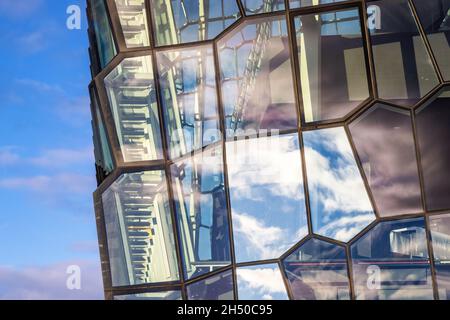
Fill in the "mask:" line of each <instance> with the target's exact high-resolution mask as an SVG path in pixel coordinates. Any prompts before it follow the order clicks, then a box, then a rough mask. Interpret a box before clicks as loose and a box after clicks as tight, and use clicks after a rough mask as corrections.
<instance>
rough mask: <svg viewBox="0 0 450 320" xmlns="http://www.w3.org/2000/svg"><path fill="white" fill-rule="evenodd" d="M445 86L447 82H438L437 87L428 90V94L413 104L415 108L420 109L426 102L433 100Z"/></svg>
mask: <svg viewBox="0 0 450 320" xmlns="http://www.w3.org/2000/svg"><path fill="white" fill-rule="evenodd" d="M444 88H445V84H438V85H437V86H436V87H434V88H433V89H432V90H431V91H430V92H428V93H427V94H426V95H424V96H423V97H422V98H421V99H420V100H419V101H418V102H417V103H416V104H415V105H413V106H412V109H413V110H416V109H419V108H420V107H422V106H423V104H424V103H426V102H427V101H428V100H431V99H432V98H434V96H436V95H437V94H438V93H440V91H441V90H442V89H444Z"/></svg>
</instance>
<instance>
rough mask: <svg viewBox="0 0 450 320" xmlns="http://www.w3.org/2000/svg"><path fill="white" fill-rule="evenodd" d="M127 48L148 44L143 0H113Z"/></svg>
mask: <svg viewBox="0 0 450 320" xmlns="http://www.w3.org/2000/svg"><path fill="white" fill-rule="evenodd" d="M115 2H116V7H117V13H118V14H119V19H120V24H121V26H122V32H123V35H124V37H125V43H126V46H127V47H128V48H137V47H147V46H149V45H150V40H149V34H148V23H147V11H146V7H145V0H115Z"/></svg>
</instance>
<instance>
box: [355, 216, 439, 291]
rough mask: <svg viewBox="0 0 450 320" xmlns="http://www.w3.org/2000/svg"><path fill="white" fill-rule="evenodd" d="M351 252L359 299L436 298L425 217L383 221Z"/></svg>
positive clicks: (356, 243)
mask: <svg viewBox="0 0 450 320" xmlns="http://www.w3.org/2000/svg"><path fill="white" fill-rule="evenodd" d="M351 252H352V259H353V278H354V286H355V294H356V298H357V299H358V300H407V299H413V300H423V299H433V287H432V280H431V270H430V261H429V259H428V249H427V237H426V231H425V221H424V219H423V218H419V219H412V220H402V221H389V222H381V223H380V224H378V225H377V226H375V227H374V228H373V229H371V230H370V231H369V232H368V233H367V234H366V235H364V236H363V237H362V238H360V239H358V241H356V242H355V243H354V244H353V245H352V247H351Z"/></svg>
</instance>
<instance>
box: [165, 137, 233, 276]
mask: <svg viewBox="0 0 450 320" xmlns="http://www.w3.org/2000/svg"><path fill="white" fill-rule="evenodd" d="M171 174H172V190H173V193H174V200H175V208H176V213H177V219H178V227H179V238H180V242H181V251H182V256H183V264H184V270H185V278H186V279H191V278H194V277H197V276H199V275H202V274H205V273H208V272H211V271H214V270H217V269H218V268H222V267H225V266H227V265H229V264H230V263H231V253H230V228H229V224H228V212H227V199H226V192H225V186H224V175H223V156H222V147H221V146H216V147H209V148H208V149H206V150H205V151H204V152H203V153H202V154H197V155H195V156H194V157H192V158H187V159H185V160H180V161H177V162H175V164H173V165H172V166H171Z"/></svg>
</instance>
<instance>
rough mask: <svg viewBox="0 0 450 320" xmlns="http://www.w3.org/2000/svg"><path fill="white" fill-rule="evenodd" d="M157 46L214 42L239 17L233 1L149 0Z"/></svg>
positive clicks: (237, 8)
mask: <svg viewBox="0 0 450 320" xmlns="http://www.w3.org/2000/svg"><path fill="white" fill-rule="evenodd" d="M150 4H151V7H152V15H153V21H154V22H153V24H154V27H155V28H154V34H155V40H156V45H158V46H164V45H173V44H178V43H187V42H194V41H204V40H209V39H214V38H215V37H216V36H218V35H219V34H220V33H221V32H222V31H224V30H225V29H226V28H228V27H229V26H230V25H232V24H233V22H235V21H236V20H238V19H239V17H240V12H239V7H238V6H237V3H236V1H230V0H203V1H198V0H170V1H166V0H150Z"/></svg>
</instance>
